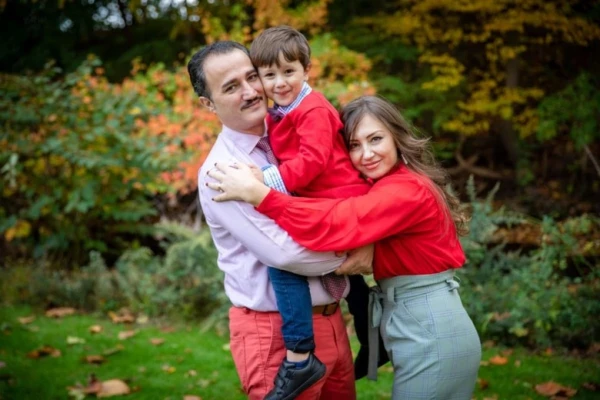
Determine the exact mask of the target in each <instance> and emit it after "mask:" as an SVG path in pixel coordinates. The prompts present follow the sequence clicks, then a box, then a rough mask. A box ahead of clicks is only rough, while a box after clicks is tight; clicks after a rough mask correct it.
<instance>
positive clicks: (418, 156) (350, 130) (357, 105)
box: [341, 96, 469, 236]
mask: <svg viewBox="0 0 600 400" xmlns="http://www.w3.org/2000/svg"><path fill="white" fill-rule="evenodd" d="M366 115H370V116H371V117H373V118H376V119H377V120H378V121H380V122H381V123H382V124H383V125H385V127H386V128H387V129H388V130H389V131H390V133H391V134H392V137H393V138H394V142H395V144H396V148H397V149H398V160H399V162H405V163H406V166H407V168H409V169H411V170H413V171H414V172H416V173H417V174H419V175H421V176H424V177H426V178H428V180H429V181H431V182H432V183H433V185H432V186H433V188H434V190H435V191H436V192H437V193H435V194H436V197H438V199H439V200H441V201H442V202H443V204H444V205H445V206H446V209H447V210H448V212H449V213H450V216H451V217H452V220H453V221H454V225H455V227H456V232H457V233H458V234H459V235H461V236H464V235H466V234H467V233H468V232H469V228H468V221H469V217H468V215H467V213H466V212H465V210H464V209H463V208H462V207H461V205H460V201H459V200H458V197H456V195H455V194H454V193H452V192H451V190H450V188H449V184H450V179H449V176H448V174H447V173H446V171H444V169H443V168H441V167H440V166H439V164H438V163H437V161H436V160H435V157H434V155H433V152H432V151H431V146H430V144H429V139H421V138H418V137H417V136H416V135H415V134H414V132H413V129H412V128H411V126H410V124H409V123H408V122H406V120H405V119H404V118H403V117H402V114H401V113H400V111H399V110H398V109H397V108H396V107H394V105H392V104H391V103H389V102H388V101H387V100H384V99H383V98H381V97H377V96H363V97H359V98H358V99H355V100H353V101H351V102H350V103H348V104H347V105H346V106H345V107H343V109H342V111H341V118H342V122H343V123H344V131H343V135H344V140H345V142H346V145H348V144H349V142H350V140H351V139H352V136H353V134H354V132H355V131H356V129H357V127H358V124H359V123H360V121H361V120H362V119H363V117H364V116H366Z"/></svg>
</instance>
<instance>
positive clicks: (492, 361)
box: [489, 356, 508, 365]
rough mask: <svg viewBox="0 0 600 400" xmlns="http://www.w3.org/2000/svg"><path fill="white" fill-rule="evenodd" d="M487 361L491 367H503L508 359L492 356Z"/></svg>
mask: <svg viewBox="0 0 600 400" xmlns="http://www.w3.org/2000/svg"><path fill="white" fill-rule="evenodd" d="M489 361H490V364H492V365H504V364H506V363H507V362H508V358H506V357H502V356H494V357H492V358H490V360H489Z"/></svg>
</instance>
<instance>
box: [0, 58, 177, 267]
mask: <svg viewBox="0 0 600 400" xmlns="http://www.w3.org/2000/svg"><path fill="white" fill-rule="evenodd" d="M59 72H60V71H59V70H58V69H56V68H53V67H52V65H48V67H47V68H46V70H45V71H43V72H42V73H40V74H37V75H32V76H13V75H5V74H0V124H1V125H2V128H3V134H2V136H0V171H1V172H0V187H1V188H2V189H1V191H2V194H1V195H2V199H3V201H2V202H1V203H0V241H2V240H3V241H5V248H6V249H7V250H8V249H10V250H12V253H13V254H14V253H16V254H20V255H24V254H26V255H31V254H33V255H34V257H40V258H41V257H50V256H52V257H53V259H54V260H55V261H57V263H61V264H62V265H61V267H62V268H68V267H69V266H70V265H71V264H74V265H78V264H80V263H82V262H86V261H87V260H86V258H87V255H88V254H89V252H90V251H91V250H97V251H100V252H102V253H105V254H106V253H108V254H111V255H112V256H113V257H116V256H117V255H118V254H120V253H121V252H122V251H123V250H124V249H125V248H127V247H129V246H131V245H132V243H134V242H135V241H136V240H137V239H136V236H137V237H139V235H140V234H143V233H145V232H148V230H149V226H150V225H149V223H151V222H152V219H153V218H154V217H155V216H156V215H157V211H156V209H155V206H154V204H153V202H152V199H153V196H155V195H156V194H158V193H164V192H166V191H168V189H169V187H168V186H167V185H166V183H164V182H163V181H161V179H160V178H161V174H162V173H163V172H166V171H171V170H173V169H174V168H175V166H176V165H177V162H179V161H180V160H178V158H177V157H175V156H173V154H169V152H168V151H166V149H167V147H168V146H170V145H171V146H172V145H174V144H177V143H179V141H178V140H175V139H169V138H167V137H164V136H159V135H149V134H146V132H145V131H144V130H143V129H139V125H140V124H141V123H142V121H145V120H147V119H148V118H150V117H152V116H154V115H157V114H160V113H161V108H160V107H158V106H156V105H153V106H152V107H149V106H146V104H147V102H148V100H147V99H146V98H145V96H144V95H143V93H142V92H141V91H139V90H138V91H136V90H126V88H124V87H119V86H117V85H113V84H110V83H108V82H107V81H106V79H105V78H104V77H103V76H102V68H101V66H100V63H99V61H98V60H96V59H94V58H90V59H89V60H88V61H87V62H85V63H84V64H82V65H81V66H80V67H79V68H78V69H77V70H76V71H75V72H73V73H69V74H67V75H66V76H64V77H62V78H61V77H60V76H59V75H58V73H59ZM164 107H168V104H166V105H165V106H164ZM0 244H1V243H0Z"/></svg>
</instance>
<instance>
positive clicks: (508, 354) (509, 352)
mask: <svg viewBox="0 0 600 400" xmlns="http://www.w3.org/2000/svg"><path fill="white" fill-rule="evenodd" d="M513 351H514V350H513V349H504V350H502V351H501V352H500V354H502V355H503V356H506V357H508V356H510V355H511V354H512V353H513Z"/></svg>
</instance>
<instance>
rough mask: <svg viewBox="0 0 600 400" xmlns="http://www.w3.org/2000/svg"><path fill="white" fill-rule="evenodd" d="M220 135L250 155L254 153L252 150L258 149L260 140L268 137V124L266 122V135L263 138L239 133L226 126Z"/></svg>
mask: <svg viewBox="0 0 600 400" xmlns="http://www.w3.org/2000/svg"><path fill="white" fill-rule="evenodd" d="M220 135H222V136H224V137H225V138H226V139H228V140H231V141H232V142H233V143H235V145H236V147H238V148H239V149H241V150H243V151H244V152H245V153H247V154H250V152H252V150H254V148H255V147H256V144H257V143H258V141H259V140H260V138H261V137H263V136H266V135H267V123H266V122H265V133H264V135H262V136H257V135H252V134H249V133H243V132H239V131H236V130H233V129H231V128H230V127H228V126H225V125H223V129H222V130H221V134H220Z"/></svg>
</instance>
